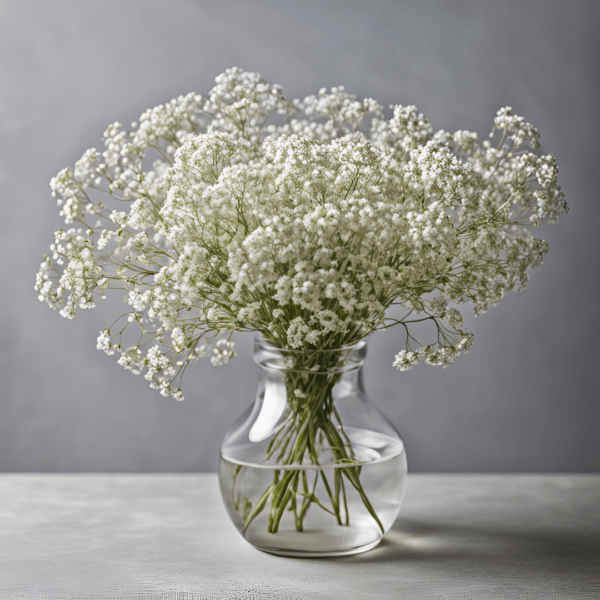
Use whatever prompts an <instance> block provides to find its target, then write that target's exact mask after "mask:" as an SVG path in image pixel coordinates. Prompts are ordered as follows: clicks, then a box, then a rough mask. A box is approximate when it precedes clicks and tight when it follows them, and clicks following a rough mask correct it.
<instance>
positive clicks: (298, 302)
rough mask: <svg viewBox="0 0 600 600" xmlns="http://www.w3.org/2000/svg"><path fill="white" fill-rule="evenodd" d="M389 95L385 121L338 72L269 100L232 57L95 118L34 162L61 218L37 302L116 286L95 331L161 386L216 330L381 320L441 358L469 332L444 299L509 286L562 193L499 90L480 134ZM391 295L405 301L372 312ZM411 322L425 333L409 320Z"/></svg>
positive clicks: (407, 344) (548, 159) (218, 339)
mask: <svg viewBox="0 0 600 600" xmlns="http://www.w3.org/2000/svg"><path fill="white" fill-rule="evenodd" d="M391 108H392V116H391V118H389V119H386V118H385V116H384V111H383V108H382V107H381V106H380V105H379V104H377V102H375V101H374V100H372V99H371V98H367V99H365V100H362V101H360V100H358V99H357V98H356V96H354V95H352V94H349V93H348V92H346V90H345V89H344V88H343V87H341V86H339V87H333V88H331V89H330V90H327V89H325V88H324V89H322V90H320V91H319V93H318V94H316V95H312V96H307V97H306V98H305V99H304V100H295V101H293V102H288V101H287V100H286V98H285V97H284V96H283V94H282V91H281V88H280V87H279V86H277V85H270V84H268V83H267V82H265V81H264V80H262V79H261V77H260V76H259V75H258V74H257V73H248V72H245V71H243V70H241V69H238V68H232V69H228V70H227V71H226V72H225V73H223V74H222V75H219V76H218V77H217V78H216V85H215V87H214V88H213V89H212V90H211V91H209V92H208V94H207V95H206V96H200V95H198V94H194V93H191V94H188V95H186V96H179V97H178V98H177V99H175V100H173V101H171V102H169V103H167V104H165V105H160V106H158V107H156V108H154V109H151V110H148V111H146V112H144V113H143V115H142V116H141V117H140V119H139V125H138V124H137V123H134V124H132V127H133V130H132V131H131V132H127V131H125V130H124V129H123V126H122V125H121V124H120V123H113V124H112V125H110V126H109V127H108V129H107V130H106V132H105V134H104V144H105V149H104V150H103V151H102V152H99V151H96V150H95V149H91V150H88V151H87V152H86V153H85V154H84V155H83V157H82V158H81V159H80V160H79V161H77V163H76V164H75V167H74V168H73V169H69V168H67V169H63V170H62V171H61V172H60V173H59V174H58V175H57V176H56V177H55V178H53V179H52V182H51V187H52V193H53V195H55V196H58V203H59V205H60V207H61V215H62V216H63V217H64V219H65V222H66V223H67V224H70V223H75V222H76V223H79V224H80V225H81V227H79V228H76V229H68V230H67V231H65V230H62V229H61V230H60V231H59V232H57V234H56V239H55V243H54V244H53V245H52V246H51V250H52V251H53V256H52V258H50V257H45V258H44V262H43V263H42V266H41V268H40V271H39V273H38V275H37V280H36V290H37V291H38V293H39V298H40V300H44V301H46V302H47V303H48V304H49V305H50V306H51V307H52V308H55V309H58V310H60V312H61V314H63V316H66V317H69V318H72V317H74V316H76V312H77V308H89V307H92V306H94V302H95V298H96V297H98V296H101V297H104V295H105V292H106V290H107V289H114V288H120V289H121V290H123V292H124V295H125V300H126V302H127V303H128V304H129V306H130V307H131V312H129V313H127V314H125V315H123V316H122V317H123V318H120V319H118V320H117V321H116V322H115V323H114V324H113V325H112V326H111V327H109V328H107V329H105V330H104V331H102V332H101V333H100V336H99V337H98V341H97V346H98V348H99V349H101V350H104V351H105V352H107V353H108V354H114V353H118V354H119V355H120V357H119V359H118V362H119V364H121V365H122V366H123V367H124V368H126V369H128V370H130V371H132V372H133V373H136V374H140V373H142V372H144V371H145V375H144V376H145V378H146V379H147V380H148V381H149V382H150V384H151V386H152V387H154V388H157V389H159V390H160V391H161V393H162V394H165V395H170V396H173V397H175V398H182V392H181V389H180V379H181V376H182V375H183V373H184V372H185V369H186V367H187V365H188V364H189V363H190V362H192V361H194V360H197V359H198V358H199V357H203V356H208V357H210V360H211V362H212V363H213V364H214V365H223V364H226V363H227V362H228V361H229V360H230V358H232V357H233V356H235V352H234V350H233V348H234V344H233V342H231V339H230V338H231V332H232V331H233V330H239V331H248V330H254V331H260V332H261V333H262V334H263V336H264V337H265V338H266V339H267V340H269V341H270V342H271V343H274V344H275V345H277V346H279V347H281V348H289V349H305V350H307V351H312V350H326V349H333V348H339V347H342V346H344V345H347V344H351V343H353V342H356V341H358V340H360V339H362V338H364V337H365V336H367V335H369V334H370V333H372V332H374V331H377V330H379V329H384V328H389V327H392V326H396V325H400V326H401V331H404V332H405V334H406V337H405V341H404V349H403V350H401V351H400V352H399V353H398V355H397V356H396V360H395V362H394V366H396V367H397V368H398V369H400V370H406V369H408V368H410V367H412V366H413V365H415V364H417V363H418V362H419V361H420V360H421V359H423V360H424V361H425V362H426V363H428V364H435V365H443V366H447V365H449V364H451V363H452V361H453V360H454V358H455V357H456V356H457V355H458V354H460V353H461V352H466V351H468V349H469V348H470V346H471V344H472V335H471V334H469V333H465V332H463V331H462V330H461V327H462V317H461V315H460V313H459V311H458V310H457V308H456V307H455V305H457V304H461V303H466V302H470V303H472V304H473V306H474V309H475V311H476V313H481V312H484V311H485V310H487V309H488V308H489V307H490V306H492V305H494V304H497V303H498V302H499V301H500V300H501V299H502V297H503V296H504V294H505V293H506V292H508V291H511V290H521V289H523V288H524V287H525V286H526V284H527V279H528V270H529V269H530V268H532V267H535V266H538V265H540V264H541V262H542V258H543V256H544V254H545V252H546V250H547V245H546V243H545V242H544V241H543V240H538V239H536V238H534V237H533V236H532V234H531V225H533V226H535V227H539V225H540V224H541V223H542V222H543V221H550V222H553V221H555V220H556V219H557V218H558V217H559V216H560V215H561V214H564V213H565V212H566V210H567V207H566V204H565V201H564V197H563V194H562V192H561V190H560V187H559V186H558V184H557V166H556V162H555V160H554V158H553V157H552V156H549V155H547V156H545V155H541V154H539V152H538V148H539V141H538V138H539V134H538V132H537V131H536V130H535V129H534V128H533V127H532V126H531V125H530V124H529V123H527V122H526V121H525V120H524V119H523V118H521V117H517V116H513V115H511V114H510V109H509V108H504V109H501V110H500V111H499V112H498V114H497V116H496V118H495V120H494V132H496V131H497V132H498V133H499V134H500V138H501V139H500V140H499V143H498V144H497V145H496V146H493V145H492V141H487V140H486V141H484V142H483V143H480V142H479V138H478V136H477V135H476V134H475V133H472V132H468V131H457V132H456V133H454V134H450V133H447V132H444V131H438V132H434V131H433V128H432V126H431V123H430V122H429V120H428V119H427V118H426V117H425V116H424V115H422V114H420V113H418V112H417V109H416V107H414V106H405V107H404V106H393V107H391ZM494 132H493V133H494ZM496 135H497V134H496ZM103 194H105V195H108V196H109V197H111V198H114V199H115V200H118V201H119V203H118V204H119V205H120V206H123V204H124V205H125V209H123V210H121V209H117V210H113V209H112V208H109V207H108V206H107V204H105V203H104V201H103V199H102V195H103ZM90 219H91V220H94V223H93V224H92V222H91V221H90V222H88V220H90ZM391 305H397V306H400V307H403V308H404V309H405V311H406V313H405V315H404V316H403V317H402V318H400V319H392V318H390V317H387V316H386V311H387V309H388V308H389V307H390V306H391ZM423 323H425V324H430V325H431V327H432V328H433V332H434V334H433V339H431V340H430V341H426V342H421V341H420V340H417V339H416V338H415V337H414V335H415V334H414V327H415V326H417V324H419V326H421V325H422V324H423ZM126 340H128V341H126Z"/></svg>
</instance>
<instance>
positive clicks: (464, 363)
mask: <svg viewBox="0 0 600 600" xmlns="http://www.w3.org/2000/svg"><path fill="white" fill-rule="evenodd" d="M599 9H600V3H598V2H594V1H589V2H585V1H579V0H569V1H564V2H555V1H550V0H510V1H499V0H486V1H481V0H470V1H456V0H453V1H448V0H445V1H443V2H442V1H440V2H432V1H421V2H416V1H411V2H400V1H398V2H384V1H380V0H369V1H366V0H365V1H362V2H360V1H350V0H347V1H345V2H342V1H332V0H326V1H322V0H320V1H317V0H303V2H294V1H290V0H283V1H282V0H279V1H274V0H273V1H266V0H265V1H261V0H245V1H243V2H242V1H232V0H221V1H219V2H212V1H208V0H205V1H192V0H187V1H186V0H169V1H167V0H163V1H162V2H159V1H149V0H119V1H109V0H103V1H102V2H81V1H76V0H74V1H58V0H53V1H52V2H47V1H45V0H37V1H24V0H3V1H2V2H0V69H1V76H0V127H1V138H0V140H1V141H0V144H1V149H0V152H1V160H0V190H1V194H2V195H1V197H0V198H1V199H0V202H1V208H2V210H1V213H0V215H1V216H0V249H1V257H2V260H1V263H0V269H1V272H2V275H1V282H2V293H1V294H0V302H1V308H0V328H1V343H0V352H1V367H0V368H1V371H0V470H1V471H210V470H214V469H215V467H216V461H217V453H218V448H219V444H220V440H221V438H222V436H223V434H224V432H225V430H226V428H227V426H228V424H229V423H230V422H231V421H232V420H233V419H234V418H235V417H237V415H238V414H239V413H240V412H241V411H242V410H243V409H244V408H245V407H246V405H247V404H248V403H249V402H250V401H251V399H252V397H253V394H254V391H255V386H256V372H255V367H254V364H253V362H252V358H251V339H250V338H249V337H246V336H240V337H238V344H239V358H237V359H236V360H235V361H234V362H232V363H230V364H229V365H228V366H227V367H224V368H222V369H215V368H213V367H211V366H210V365H209V364H207V363H200V364H198V365H197V366H196V368H195V370H194V371H193V372H191V373H190V374H189V377H188V379H187V399H186V401H185V402H183V403H177V402H175V401H173V400H170V399H165V398H162V397H161V396H159V395H158V394H156V393H155V392H153V391H151V390H150V389H149V388H148V387H147V385H146V383H145V382H144V381H143V380H142V379H141V378H136V377H134V376H132V375H131V374H129V373H126V372H125V371H123V370H122V369H121V368H120V367H119V366H117V365H116V363H115V361H114V360H113V358H112V357H107V356H105V355H104V354H102V353H100V352H98V351H97V350H96V349H95V338H96V335H97V333H98V331H99V330H100V329H101V328H103V327H105V326H106V324H107V323H109V322H110V321H111V320H112V315H114V313H115V312H116V311H117V310H119V309H120V306H119V304H118V303H114V304H112V305H111V304H109V305H102V307H100V308H98V309H96V310H95V311H88V312H87V313H85V312H84V313H83V314H82V315H81V316H80V318H79V319H77V321H75V322H69V321H66V320H64V319H62V318H61V317H60V316H59V315H58V314H57V313H54V312H53V311H51V310H50V309H48V308H47V307H45V306H44V305H42V304H40V303H38V301H37V299H36V294H35V292H34V290H33V278H34V274H35V272H36V270H37V268H38V265H39V263H40V261H41V256H42V254H43V253H44V252H46V251H47V247H48V245H49V244H50V242H51V240H52V234H53V231H54V230H55V229H56V228H58V227H59V226H60V225H61V221H60V218H59V217H58V211H57V207H56V206H55V203H54V200H53V199H52V198H51V197H50V192H49V188H48V181H49V180H50V178H51V177H52V176H53V175H54V174H55V173H56V172H57V171H58V170H59V169H61V168H62V167H64V166H67V165H72V164H73V163H74V161H75V160H76V159H77V158H78V157H79V156H80V155H81V154H82V152H83V151H84V150H85V149H87V148H89V147H92V146H94V145H96V146H97V147H100V144H101V142H100V138H101V135H102V132H103V131H104V128H105V126H106V125H107V124H108V123H111V122H112V121H115V120H120V121H122V122H124V123H129V122H130V121H132V120H134V119H135V118H137V117H138V116H139V114H140V113H141V112H142V111H143V110H144V109H146V108H148V107H151V106H155V105H156V104H158V103H161V102H165V101H168V100H169V99H171V98H172V97H175V96H177V95H179V94H180V93H185V92H188V91H192V90H194V91H197V92H199V93H205V92H206V91H208V89H210V87H211V86H212V83H213V79H214V77H215V76H216V75H217V74H219V73H221V72H222V71H223V70H224V69H226V68H227V67H230V66H233V65H238V66H241V67H243V68H246V69H248V70H256V71H259V72H260V73H261V74H262V75H263V77H265V78H266V79H267V80H269V81H271V82H277V83H280V84H282V85H283V86H284V88H285V91H286V93H287V95H288V97H290V98H294V97H298V96H300V97H303V96H304V95H306V94H308V93H314V92H316V91H317V90H318V89H319V88H320V87H322V86H327V87H331V86H333V85H336V84H343V85H345V86H346V88H347V89H348V90H349V91H351V92H353V93H355V94H357V95H358V96H359V97H364V96H372V97H374V98H376V99H378V100H379V101H380V102H381V103H382V104H384V105H387V104H390V103H402V104H409V103H414V104H417V106H418V107H419V109H420V110H422V111H423V112H425V114H427V115H428V116H429V117H430V118H431V119H432V121H433V124H434V126H436V127H437V128H444V129H446V130H451V131H453V130H455V129H471V130H474V131H478V132H479V133H480V135H481V136H482V137H484V136H485V134H487V133H488V132H489V131H490V129H491V124H492V119H493V116H494V114H495V111H496V110H497V109H498V108H499V107H501V106H505V105H511V106H512V107H513V108H514V110H515V112H516V113H517V114H521V115H523V116H525V118H527V119H528V120H530V121H532V122H533V123H534V124H535V125H536V126H537V127H538V128H539V129H540V130H541V132H542V142H543V144H544V148H545V150H546V151H547V152H550V153H553V154H554V155H555V156H556V157H557V160H558V164H559V167H560V181H561V184H562V186H563V189H564V191H565V193H566V196H567V198H568V201H569V203H570V205H571V212H570V213H569V215H567V217H566V218H564V220H563V221H562V222H560V223H559V224H558V225H555V226H551V227H549V228H547V229H544V230H542V232H543V237H545V238H546V239H548V240H549V242H550V253H549V255H548V257H547V259H546V261H545V265H544V266H543V267H542V268H541V269H538V270H536V271H534V272H533V276H532V279H531V284H530V288H529V289H528V290H527V291H526V292H525V293H523V294H511V295H509V296H508V297H507V298H505V300H504V301H503V303H502V304H501V305H500V306H499V307H497V308H495V309H492V310H491V311H490V312H489V313H488V314H486V315H484V316H483V317H481V318H478V319H477V320H475V319H474V318H473V317H472V316H471V315H467V316H468V319H467V320H468V324H467V329H468V328H469V327H471V329H470V330H471V331H473V332H474V333H475V346H474V349H473V350H472V352H471V353H470V354H469V355H467V356H465V357H463V358H461V359H460V360H459V361H458V362H457V363H456V364H455V365H454V366H453V367H451V368H450V369H446V370H442V369H440V368H437V367H427V366H423V367H418V368H417V369H415V370H414V371H412V372H410V373H399V372H397V371H395V370H394V369H392V367H391V362H392V360H393V356H394V354H395V352H396V351H397V350H398V348H399V339H398V338H397V337H396V334H395V333H393V332H388V333H385V334H380V335H379V336H375V337H374V338H373V339H372V341H371V343H370V356H369V359H368V364H367V367H366V377H367V385H368V388H369V391H370V393H371V396H372V398H373V399H374V401H375V402H376V403H377V404H378V405H379V406H380V407H381V408H382V409H383V411H384V412H385V413H386V414H387V415H388V416H389V417H390V419H391V420H392V421H393V422H394V423H395V424H396V426H397V427H398V428H399V430H400V432H401V434H402V435H403V437H404V440H405V443H406V446H407V451H408V458H409V468H411V469H412V470H413V471H598V470H600V443H599V435H598V434H599V430H600V428H599V425H600V413H599V397H600V393H599V392H600V386H599V371H600V368H599V361H598V359H599V356H600V352H599V342H598V339H599V337H598V334H599V317H598V298H599V295H598V292H599V291H600V286H599V277H598V272H599V260H598V259H599V246H600V245H599V244H598V238H597V233H598V224H599V216H600V211H599V207H598V190H599V184H600V181H599V177H598V172H599V169H598V159H599V156H598V146H597V139H598V112H597V108H598V106H599V98H598V88H599V81H598V70H597V69H598V67H597V60H598V50H599V43H598V33H597V31H598V30H597V24H598V22H599V20H600V10H599ZM119 314H120V313H119ZM468 330H469V329H468Z"/></svg>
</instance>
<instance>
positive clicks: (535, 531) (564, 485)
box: [0, 474, 600, 600]
mask: <svg viewBox="0 0 600 600" xmlns="http://www.w3.org/2000/svg"><path fill="white" fill-rule="evenodd" d="M0 598H2V599H4V598H7V599H10V600H13V599H20V598H36V599H37V598H44V599H45V598H48V599H50V598H51V599H60V600H67V599H77V600H85V599H88V598H89V599H92V598H93V599H96V598H107V599H113V600H117V599H118V600H124V599H126V600H147V599H148V600H149V599H160V600H200V599H204V598H207V599H208V598H215V599H216V598H239V599H247V600H250V599H269V600H270V599H278V600H279V599H281V600H289V599H304V598H317V599H325V598H327V599H329V598H331V599H335V600H338V599H339V600H346V599H354V598H360V599H379V598H394V599H395V598H398V599H403V600H404V599H406V600H411V599H413V598H415V599H416V598H418V599H427V600H429V599H431V600H433V599H440V600H441V599H447V600H466V599H471V598H477V599H479V598H482V599H490V600H558V599H562V598H569V599H570V598H593V599H596V600H597V599H599V598H600V475H409V481H408V489H407V494H406V497H405V501H404V505H403V507H402V510H401V512H400V516H399V517H398V520H397V522H396V523H395V525H394V527H393V529H392V530H391V531H390V532H389V533H388V534H387V535H386V537H385V538H384V541H383V542H382V543H381V544H380V545H379V546H378V547H377V548H375V549H374V550H371V551H370V552H367V553H364V554H360V555H355V556H350V557H343V558H322V559H295V558H283V557H278V556H272V555H270V554H266V553H263V552H260V551H258V550H256V549H254V548H253V547H251V546H250V545H249V544H247V543H246V542H245V541H244V540H243V539H242V537H241V536H240V535H239V534H238V532H237V531H236V530H235V529H234V528H233V525H232V524H231V523H230V521H229V518H228V516H227V514H226V512H225V509H224V507H223V506H222V504H221V499H220V495H219V491H218V484H217V478H216V475H215V474H201V475H186V474H182V475H180V474H169V475H127V474H72V475H65V474H45V475H38V474H3V475H0Z"/></svg>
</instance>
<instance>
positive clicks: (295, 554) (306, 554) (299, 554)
mask: <svg viewBox="0 0 600 600" xmlns="http://www.w3.org/2000/svg"><path fill="white" fill-rule="evenodd" d="M379 542H381V539H379V540H376V541H374V542H371V543H370V544H365V545H364V546H359V547H357V548H349V549H346V550H335V551H328V550H325V551H323V552H319V551H314V550H306V551H304V550H286V549H280V548H260V547H259V546H255V548H257V549H258V550H260V551H261V552H266V553H267V554H275V555H276V556H287V557H291V558H331V557H335V556H351V555H352V554H361V553H362V552H367V551H368V550H372V549H373V548H375V547H376V546H378V545H379Z"/></svg>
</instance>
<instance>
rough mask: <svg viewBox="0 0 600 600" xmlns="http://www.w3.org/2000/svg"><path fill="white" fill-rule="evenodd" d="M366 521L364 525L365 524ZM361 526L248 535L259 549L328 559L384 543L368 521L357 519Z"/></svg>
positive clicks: (245, 536) (258, 532)
mask: <svg viewBox="0 0 600 600" xmlns="http://www.w3.org/2000/svg"><path fill="white" fill-rule="evenodd" d="M363 520H364V521H365V522H364V523H361V521H363ZM356 521H358V523H357V526H355V527H347V526H340V525H336V526H335V527H314V528H311V529H308V530H304V531H302V532H298V531H296V530H293V529H287V530H280V531H278V532H277V533H275V534H273V533H267V532H264V530H263V529H261V530H257V529H254V530H253V531H252V532H247V533H246V535H244V538H245V539H246V541H248V542H249V543H250V544H252V545H253V546H254V547H255V548H258V549H259V550H262V551H263V552H268V553H269V554H277V555H279V556H293V557H295V558H319V557H322V558H325V557H329V556H348V555H350V554H359V553H360V552H366V551H367V550H371V548H375V546H377V544H379V542H380V541H381V539H382V537H383V536H382V533H381V530H379V529H377V527H376V526H373V525H375V524H374V523H371V522H369V521H368V520H367V519H366V518H365V519H356Z"/></svg>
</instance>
